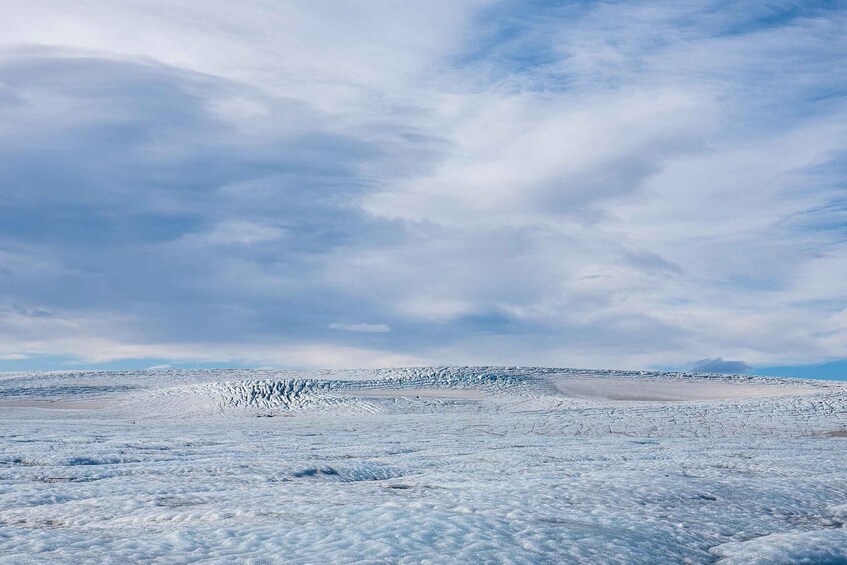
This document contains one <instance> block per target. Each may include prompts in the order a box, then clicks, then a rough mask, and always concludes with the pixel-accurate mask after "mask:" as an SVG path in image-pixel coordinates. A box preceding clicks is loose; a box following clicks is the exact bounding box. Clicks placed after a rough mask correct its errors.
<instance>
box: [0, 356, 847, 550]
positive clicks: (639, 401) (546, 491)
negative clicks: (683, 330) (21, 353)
mask: <svg viewBox="0 0 847 565" xmlns="http://www.w3.org/2000/svg"><path fill="white" fill-rule="evenodd" d="M845 432H847V383H838V382H825V381H804V380H791V379H765V378H755V377H738V376H736V377H727V376H715V375H693V374H679V373H673V374H670V373H643V372H615V371H576V370H567V369H533V368H492V367H475V368H419V369H397V370H379V371H323V372H305V371H269V370H268V371H242V370H237V371H236V370H216V371H211V370H191V371H188V370H186V371H176V370H156V371H132V372H86V373H83V372H68V373H7V374H0V563H10V564H12V563H14V564H18V563H24V564H25V563H136V562H140V563H233V562H237V563H257V564H258V563H354V562H355V563H715V562H717V563H816V564H817V563H832V564H835V563H847V527H845V524H847V437H844V436H847V433H845Z"/></svg>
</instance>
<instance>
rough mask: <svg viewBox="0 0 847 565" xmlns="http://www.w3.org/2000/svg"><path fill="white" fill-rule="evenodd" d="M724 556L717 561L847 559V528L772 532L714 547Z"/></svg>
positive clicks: (729, 564) (823, 563) (836, 563)
mask: <svg viewBox="0 0 847 565" xmlns="http://www.w3.org/2000/svg"><path fill="white" fill-rule="evenodd" d="M711 553H713V554H714V555H716V556H718V557H721V558H722V559H720V560H719V561H718V563H722V564H723V565H733V564H735V563H744V564H745V565H755V564H758V563H761V564H765V563H767V564H768V565H780V564H786V565H790V564H802V563H807V564H814V565H844V564H845V563H847V529H845V528H840V529H832V530H818V531H812V532H789V533H781V534H771V535H768V536H762V537H759V538H754V539H751V540H749V541H744V542H731V543H725V544H722V545H719V546H717V547H714V548H712V550H711Z"/></svg>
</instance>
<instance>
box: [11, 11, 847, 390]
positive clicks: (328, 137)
mask: <svg viewBox="0 0 847 565" xmlns="http://www.w3.org/2000/svg"><path fill="white" fill-rule="evenodd" d="M846 59H847V5H846V4H845V3H844V2H838V1H835V2H795V1H779V0H773V1H767V2H750V1H740V2H727V1H669V2H655V1H651V2H644V3H639V2H635V1H625V2H596V3H594V2H543V1H526V0H521V1H517V0H515V1H506V2H487V1H483V0H473V1H469V2H463V1H461V0H429V1H426V2H400V1H389V0H374V1H363V2H329V1H321V0H306V1H302V2H301V1H295V0H288V1H285V2H269V1H266V0H262V1H260V0H250V1H247V0H242V1H240V2H224V1H217V0H203V1H200V0H144V1H130V0H124V1H121V2H115V1H113V0H76V1H74V2H63V1H58V0H54V1H44V0H27V1H26V2H17V1H12V0H0V370H16V369H60V368H64V367H147V366H151V365H166V364H170V365H173V366H198V365H215V366H219V365H228V366H232V365H238V366H278V367H283V366H286V367H288V366H295V367H314V366H317V367H373V366H396V365H410V364H509V365H515V364H518V365H547V366H570V367H608V368H679V369H689V368H693V367H697V368H699V369H701V370H716V371H720V370H727V371H744V370H750V371H753V372H756V369H757V368H760V369H761V368H765V367H767V368H771V369H773V370H774V371H776V372H777V373H778V371H779V369H778V368H779V367H784V366H804V365H808V364H819V363H826V362H828V363H830V365H829V366H830V367H831V366H832V364H833V363H834V364H835V365H836V366H842V365H843V366H844V367H847V364H845V363H844V362H843V360H844V359H847V283H845V281H847V181H846V180H845V179H847V153H845V150H847V64H845V60H846ZM839 363H841V364H842V365H839ZM810 371H811V373H814V370H811V369H810ZM844 372H845V373H847V371H844ZM810 376H811V374H810Z"/></svg>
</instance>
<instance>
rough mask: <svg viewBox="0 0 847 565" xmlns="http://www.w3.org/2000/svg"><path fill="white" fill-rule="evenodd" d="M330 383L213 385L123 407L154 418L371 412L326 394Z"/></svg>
mask: <svg viewBox="0 0 847 565" xmlns="http://www.w3.org/2000/svg"><path fill="white" fill-rule="evenodd" d="M335 384H336V383H334V382H333V381H320V380H309V379H290V380H246V381H233V382H216V383H215V382H213V383H202V384H197V385H188V386H178V387H172V388H166V389H160V390H154V391H151V392H149V393H148V394H145V395H138V396H136V397H135V398H133V400H132V401H130V402H129V403H128V404H127V405H126V407H127V408H129V409H130V410H131V411H132V412H133V413H138V414H139V415H147V416H155V417H184V416H211V415H227V414H231V415H251V416H275V415H278V414H282V413H285V412H290V411H299V410H330V409H335V410H345V411H350V412H374V411H376V408H375V407H374V406H373V405H372V404H370V403H368V402H365V401H362V400H360V399H356V398H345V397H340V396H337V395H331V394H328V393H329V392H330V391H331V390H332V389H333V388H334V385H335Z"/></svg>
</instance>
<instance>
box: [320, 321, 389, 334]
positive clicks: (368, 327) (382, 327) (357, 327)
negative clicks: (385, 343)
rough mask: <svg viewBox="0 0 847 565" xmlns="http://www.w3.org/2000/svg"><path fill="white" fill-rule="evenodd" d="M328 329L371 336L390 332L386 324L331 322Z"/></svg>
mask: <svg viewBox="0 0 847 565" xmlns="http://www.w3.org/2000/svg"><path fill="white" fill-rule="evenodd" d="M328 327H329V329H331V330H341V331H345V332H358V333H371V334H373V333H377V334H378V333H387V332H390V331H391V328H389V327H388V325H387V324H342V323H338V322H333V323H331V324H329V326H328Z"/></svg>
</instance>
